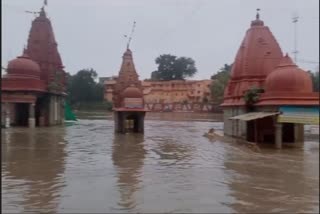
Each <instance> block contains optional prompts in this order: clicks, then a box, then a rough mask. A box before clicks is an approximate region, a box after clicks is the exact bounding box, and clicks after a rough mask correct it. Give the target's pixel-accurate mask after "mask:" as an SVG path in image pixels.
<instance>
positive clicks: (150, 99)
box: [104, 77, 212, 103]
mask: <svg viewBox="0 0 320 214" xmlns="http://www.w3.org/2000/svg"><path fill="white" fill-rule="evenodd" d="M116 82H117V77H109V78H108V79H107V80H106V81H104V88H105V91H104V94H105V95H104V97H105V99H106V100H108V101H112V93H113V90H114V85H115V83H116ZM211 83H212V80H171V81H142V89H143V95H144V99H145V102H146V103H175V102H177V103H183V102H187V103H193V102H203V101H205V102H208V101H210V100H211V93H210V87H211Z"/></svg>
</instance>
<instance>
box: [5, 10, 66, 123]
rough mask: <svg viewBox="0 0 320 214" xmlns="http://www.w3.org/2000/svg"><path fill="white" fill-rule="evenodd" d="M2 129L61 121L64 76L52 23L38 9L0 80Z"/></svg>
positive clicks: (64, 85) (64, 88)
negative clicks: (18, 53) (25, 40)
mask: <svg viewBox="0 0 320 214" xmlns="http://www.w3.org/2000/svg"><path fill="white" fill-rule="evenodd" d="M1 92H2V95H1V105H2V112H1V113H2V115H1V118H2V119H1V122H2V126H5V127H10V126H29V127H35V126H51V125H58V124H62V123H63V122H64V101H65V96H66V73H65V71H64V66H63V64H62V60H61V57H60V54H59V52H58V48H57V42H56V40H55V37H54V33H53V29H52V25H51V21H50V20H49V19H48V17H47V15H46V12H45V10H44V8H43V7H42V8H41V11H40V12H39V16H38V17H36V18H35V19H34V20H33V22H32V26H31V29H30V32H29V38H28V44H27V47H26V48H25V49H24V50H23V53H22V55H21V56H19V57H17V58H16V59H13V60H11V61H9V63H8V66H7V73H6V74H5V75H4V76H2V79H1Z"/></svg>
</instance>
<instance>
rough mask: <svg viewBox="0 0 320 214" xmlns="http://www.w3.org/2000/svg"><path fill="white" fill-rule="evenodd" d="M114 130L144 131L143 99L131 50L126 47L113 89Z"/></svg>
mask: <svg viewBox="0 0 320 214" xmlns="http://www.w3.org/2000/svg"><path fill="white" fill-rule="evenodd" d="M112 97H113V105H114V120H115V131H116V132H119V133H126V132H139V133H143V132H144V117H145V113H146V110H145V108H144V99H143V93H142V86H141V81H140V80H139V76H138V74H137V72H136V69H135V66H134V62H133V58H132V52H131V50H130V49H129V48H127V50H126V52H125V53H124V54H123V57H122V65H121V68H120V71H119V76H118V79H117V82H116V84H115V86H114V90H113V96H112Z"/></svg>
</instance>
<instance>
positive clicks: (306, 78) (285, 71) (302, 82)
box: [265, 54, 312, 93]
mask: <svg viewBox="0 0 320 214" xmlns="http://www.w3.org/2000/svg"><path fill="white" fill-rule="evenodd" d="M265 91H266V92H291V93H295V92H312V80H311V77H310V75H309V74H308V73H307V72H305V71H304V70H302V69H300V68H299V67H298V66H297V65H296V64H294V63H293V61H292V59H291V58H290V57H289V56H288V54H287V55H286V56H284V57H283V58H282V59H281V61H280V64H279V65H278V66H277V67H276V68H275V69H274V70H273V71H272V72H271V73H270V74H269V75H268V76H267V78H266V82H265Z"/></svg>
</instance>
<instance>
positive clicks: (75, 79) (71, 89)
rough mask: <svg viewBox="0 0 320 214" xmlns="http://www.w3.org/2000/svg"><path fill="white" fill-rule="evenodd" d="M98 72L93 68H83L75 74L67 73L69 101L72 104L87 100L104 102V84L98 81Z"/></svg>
mask: <svg viewBox="0 0 320 214" xmlns="http://www.w3.org/2000/svg"><path fill="white" fill-rule="evenodd" d="M97 76H98V75H97V72H96V71H95V70H93V69H92V68H91V69H82V70H80V71H78V73H77V74H75V75H73V76H72V75H70V74H67V81H68V87H67V92H68V101H69V102H70V103H71V104H77V103H86V102H102V101H103V86H102V85H101V84H98V83H96V81H95V79H96V78H97Z"/></svg>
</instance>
